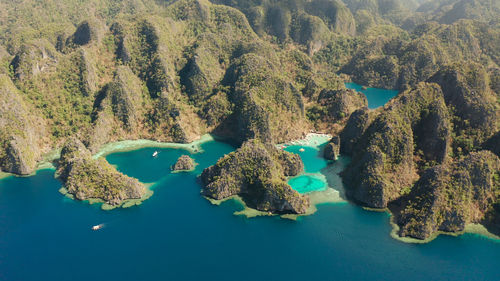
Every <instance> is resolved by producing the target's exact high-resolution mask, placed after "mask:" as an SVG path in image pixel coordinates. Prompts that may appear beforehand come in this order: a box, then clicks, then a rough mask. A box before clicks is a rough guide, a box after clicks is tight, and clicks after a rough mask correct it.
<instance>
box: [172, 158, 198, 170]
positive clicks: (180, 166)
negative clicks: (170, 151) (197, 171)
mask: <svg viewBox="0 0 500 281" xmlns="http://www.w3.org/2000/svg"><path fill="white" fill-rule="evenodd" d="M195 165H196V163H195V162H194V160H193V158H191V157H189V155H182V156H181V157H179V159H177V162H175V164H174V165H173V166H172V170H173V171H191V170H193V169H194V167H195Z"/></svg>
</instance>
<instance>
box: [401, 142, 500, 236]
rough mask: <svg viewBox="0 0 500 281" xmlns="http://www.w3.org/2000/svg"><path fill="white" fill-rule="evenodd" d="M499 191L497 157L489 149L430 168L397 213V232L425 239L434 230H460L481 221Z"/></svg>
mask: <svg viewBox="0 0 500 281" xmlns="http://www.w3.org/2000/svg"><path fill="white" fill-rule="evenodd" d="M499 191H500V159H499V158H498V157H497V156H496V155H494V154H493V153H491V152H489V151H480V152H473V153H471V154H470V155H469V156H467V157H466V158H464V159H462V160H460V161H458V162H455V163H453V164H451V165H447V164H444V165H438V166H435V167H433V168H430V169H428V170H427V171H426V172H425V173H424V174H423V175H422V177H421V178H420V180H419V181H418V182H417V183H416V184H415V186H414V187H413V189H412V191H411V192H410V194H409V195H408V196H407V199H406V200H405V203H404V207H403V209H402V211H401V213H400V214H398V215H397V224H398V225H399V226H400V232H399V235H401V236H410V237H414V238H418V239H426V238H429V237H431V236H432V235H433V234H435V233H436V232H437V231H445V232H459V231H463V230H464V228H465V226H466V224H468V223H480V222H483V221H484V220H485V214H486V213H487V212H488V211H491V209H492V208H493V206H492V203H497V202H498V201H499V200H500V196H499Z"/></svg>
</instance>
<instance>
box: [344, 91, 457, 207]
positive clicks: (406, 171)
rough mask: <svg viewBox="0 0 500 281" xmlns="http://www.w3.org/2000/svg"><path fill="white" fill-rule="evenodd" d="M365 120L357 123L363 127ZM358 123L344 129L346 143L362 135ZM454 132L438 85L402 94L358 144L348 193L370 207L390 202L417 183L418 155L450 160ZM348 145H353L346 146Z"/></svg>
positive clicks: (349, 171)
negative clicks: (348, 137)
mask: <svg viewBox="0 0 500 281" xmlns="http://www.w3.org/2000/svg"><path fill="white" fill-rule="evenodd" d="M354 118H356V119H358V118H359V115H356V116H354ZM354 118H353V120H354ZM349 123H351V124H352V123H358V122H355V121H352V122H349ZM351 124H350V125H351ZM362 125H363V124H361V125H356V124H354V125H352V126H353V127H354V128H360V127H361V128H362V127H364V126H362ZM353 127H347V131H346V132H345V133H343V134H341V137H344V141H342V140H341V146H342V144H344V146H345V144H346V143H347V144H348V140H346V139H345V137H347V136H352V135H354V136H355V135H359V132H351V131H355V129H353ZM424 132H425V133H424ZM450 135H451V127H450V117H449V115H448V110H447V108H446V104H445V102H444V97H443V93H442V91H441V89H440V88H439V87H438V86H437V85H433V84H425V83H422V84H419V85H418V87H417V88H416V89H414V90H411V91H406V92H404V93H402V94H400V95H399V96H398V97H397V98H396V99H395V100H394V101H393V102H392V103H391V104H390V105H389V106H387V107H386V108H385V110H384V112H382V113H381V114H380V115H378V116H377V117H376V118H375V119H374V120H373V122H372V123H371V124H370V125H369V126H368V127H367V128H366V131H365V132H363V134H362V136H361V137H360V138H359V142H358V143H357V144H356V145H355V146H354V150H352V153H353V154H352V155H353V164H352V165H350V166H349V167H348V168H347V169H346V171H345V172H344V180H345V182H346V183H347V185H348V186H349V187H350V189H349V190H348V194H350V196H352V198H354V199H355V200H357V201H359V202H362V203H363V204H366V205H368V206H370V207H375V208H384V207H386V206H387V203H388V202H390V201H392V200H394V199H396V198H398V197H399V196H400V195H401V192H402V191H403V190H404V189H405V188H409V187H411V186H412V184H413V181H414V180H415V179H416V178H417V170H418V165H419V162H418V161H415V160H417V158H422V160H423V161H424V162H426V163H427V162H431V161H434V162H436V163H440V162H443V161H445V159H446V157H447V154H448V152H449V146H450ZM349 146H350V144H348V147H349ZM341 149H342V148H341ZM346 150H347V151H349V150H350V148H344V149H343V151H346Z"/></svg>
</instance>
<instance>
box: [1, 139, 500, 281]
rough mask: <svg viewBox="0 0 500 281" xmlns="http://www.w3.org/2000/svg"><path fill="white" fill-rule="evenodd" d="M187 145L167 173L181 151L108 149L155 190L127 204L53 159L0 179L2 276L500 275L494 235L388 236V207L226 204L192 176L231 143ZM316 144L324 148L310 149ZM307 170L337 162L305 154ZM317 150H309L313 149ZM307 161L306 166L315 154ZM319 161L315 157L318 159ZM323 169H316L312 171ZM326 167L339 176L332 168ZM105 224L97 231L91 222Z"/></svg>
mask: <svg viewBox="0 0 500 281" xmlns="http://www.w3.org/2000/svg"><path fill="white" fill-rule="evenodd" d="M202 147H203V149H204V150H205V152H204V153H198V154H192V157H193V158H194V159H195V161H196V162H198V163H199V165H198V166H197V167H196V170H195V171H194V172H188V173H174V174H172V173H170V165H172V164H173V163H174V162H175V160H176V159H177V157H178V156H180V155H182V154H184V153H186V154H188V152H187V151H182V150H181V151H179V150H175V149H157V150H158V151H159V152H160V153H159V155H158V157H157V158H152V157H151V154H152V152H153V151H154V149H149V148H148V149H140V150H137V151H132V152H126V153H117V154H112V155H109V156H108V157H107V159H108V160H109V161H110V162H111V163H112V164H115V165H117V166H118V168H119V169H120V170H121V171H123V172H125V173H127V174H129V175H133V176H137V177H138V178H139V179H141V180H142V181H145V182H152V181H155V182H156V184H155V185H154V186H153V190H154V192H155V193H154V195H153V196H152V197H151V198H150V199H148V200H147V201H145V202H144V203H143V204H142V205H140V206H136V207H132V208H129V209H115V210H113V211H107V212H106V211H102V210H100V206H99V205H88V204H87V203H85V202H77V201H72V200H70V199H68V198H65V197H64V196H62V195H61V194H60V193H59V192H58V189H59V188H60V183H59V182H58V181H57V180H55V179H54V171H53V170H42V171H39V172H38V173H37V175H36V176H32V177H27V178H16V177H9V178H5V179H2V180H0V280H322V281H323V280H498V276H500V264H499V260H500V243H498V242H496V241H493V240H490V239H486V238H483V237H481V236H476V235H471V234H466V235H462V236H460V237H449V236H440V237H438V238H437V239H436V240H434V241H432V242H431V243H429V244H424V245H416V244H405V243H402V242H400V241H397V240H394V239H392V238H391V237H390V235H389V234H390V231H391V227H390V225H389V216H388V214H387V213H378V212H369V211H365V210H363V209H362V208H359V207H357V206H355V205H352V204H350V203H346V202H344V203H336V204H324V205H320V206H318V211H317V212H316V213H315V214H313V215H311V216H307V217H301V218H299V220H297V221H293V220H286V219H281V218H279V217H277V216H273V217H257V218H252V219H247V218H245V217H242V216H235V215H233V212H234V211H237V210H240V209H241V208H242V206H241V205H239V204H238V203H236V202H234V201H227V202H225V203H222V204H221V206H215V205H212V204H210V203H209V202H208V201H207V200H206V199H204V198H203V197H202V196H200V186H199V184H198V181H197V178H196V176H197V175H198V174H199V173H200V172H201V171H202V169H203V168H205V167H208V166H209V165H212V164H214V163H215V162H216V161H217V159H218V158H219V157H221V156H222V155H224V154H225V153H229V152H230V151H232V150H233V148H232V147H231V146H229V145H226V144H224V143H220V142H214V141H213V142H209V143H205V144H203V145H202ZM311 152H312V153H316V154H315V155H317V154H318V153H319V152H318V151H317V150H316V152H313V151H311ZM301 156H302V157H303V159H304V161H305V162H306V163H305V165H306V171H307V172H308V173H315V172H318V173H327V172H329V171H335V170H336V171H338V166H336V165H337V164H338V163H337V162H336V163H334V164H333V165H329V166H326V164H325V166H324V167H323V164H321V165H320V164H317V163H315V162H311V163H309V162H308V161H309V160H308V159H314V155H309V154H308V153H307V150H306V153H304V154H302V155H301ZM311 161H312V160H311ZM311 164H312V165H311ZM321 167H322V168H321ZM318 169H319V170H318ZM327 178H334V179H336V178H337V177H336V176H334V175H327ZM99 223H104V228H103V229H102V230H100V231H92V230H91V229H90V228H91V226H92V225H96V224H99Z"/></svg>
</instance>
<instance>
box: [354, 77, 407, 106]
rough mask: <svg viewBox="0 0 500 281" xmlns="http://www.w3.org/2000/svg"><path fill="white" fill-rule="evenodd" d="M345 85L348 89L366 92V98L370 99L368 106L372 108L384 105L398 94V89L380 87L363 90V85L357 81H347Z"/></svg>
mask: <svg viewBox="0 0 500 281" xmlns="http://www.w3.org/2000/svg"><path fill="white" fill-rule="evenodd" d="M345 86H346V87H347V88H348V89H353V90H356V91H358V92H361V93H363V94H365V96H366V99H367V100H368V108H370V109H374V108H377V107H381V106H384V105H385V104H386V103H387V102H388V101H389V100H390V99H392V98H393V97H395V96H396V95H397V94H398V91H395V90H386V89H378V88H366V89H365V90H363V86H361V85H358V84H356V83H345Z"/></svg>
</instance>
